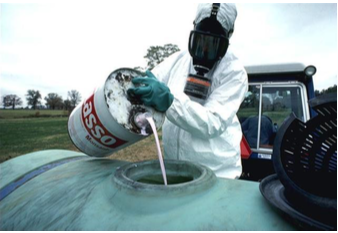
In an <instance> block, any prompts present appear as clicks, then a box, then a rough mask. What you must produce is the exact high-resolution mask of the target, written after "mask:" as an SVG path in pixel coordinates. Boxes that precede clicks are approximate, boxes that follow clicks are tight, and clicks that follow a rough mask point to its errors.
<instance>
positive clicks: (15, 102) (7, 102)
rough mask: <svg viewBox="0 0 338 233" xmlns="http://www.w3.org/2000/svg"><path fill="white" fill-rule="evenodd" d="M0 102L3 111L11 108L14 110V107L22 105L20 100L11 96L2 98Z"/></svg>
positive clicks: (15, 96)
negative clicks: (0, 102)
mask: <svg viewBox="0 0 338 233" xmlns="http://www.w3.org/2000/svg"><path fill="white" fill-rule="evenodd" d="M2 102H3V106H4V109H5V108H6V107H12V109H13V110H14V109H15V106H20V105H22V100H21V98H20V97H18V96H17V95H13V94H10V95H5V96H3V97H2Z"/></svg>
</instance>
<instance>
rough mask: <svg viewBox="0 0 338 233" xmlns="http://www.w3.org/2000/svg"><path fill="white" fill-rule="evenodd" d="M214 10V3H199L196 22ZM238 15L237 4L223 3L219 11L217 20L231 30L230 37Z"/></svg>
mask: <svg viewBox="0 0 338 233" xmlns="http://www.w3.org/2000/svg"><path fill="white" fill-rule="evenodd" d="M211 11H212V3H201V4H199V5H198V8H197V14H196V18H195V24H198V23H199V22H201V21H202V20H203V19H205V18H208V17H210V14H211ZM236 17H237V9H236V6H235V4H229V3H221V6H220V8H219V10H218V13H217V21H218V22H220V24H221V25H222V27H223V28H224V29H225V30H226V31H227V32H229V38H230V37H231V35H232V32H233V30H234V24H235V20H236Z"/></svg>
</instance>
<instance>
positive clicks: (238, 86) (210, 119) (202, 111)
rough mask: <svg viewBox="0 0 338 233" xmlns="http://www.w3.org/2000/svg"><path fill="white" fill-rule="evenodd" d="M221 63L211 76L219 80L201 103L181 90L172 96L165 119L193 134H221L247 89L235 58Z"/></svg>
mask: <svg viewBox="0 0 338 233" xmlns="http://www.w3.org/2000/svg"><path fill="white" fill-rule="evenodd" d="M220 65H221V64H220ZM222 66H224V68H223V67H218V69H219V70H222V71H221V72H219V73H218V74H216V73H215V75H219V77H217V78H215V77H214V78H213V79H214V80H216V81H218V82H219V83H216V85H217V87H216V88H215V89H214V90H213V92H212V93H211V94H210V96H209V97H208V99H207V102H206V103H205V104H204V106H202V105H200V104H199V103H196V102H194V101H191V100H190V99H189V97H188V96H187V95H185V94H184V93H182V94H181V95H180V96H175V99H174V102H173V104H172V105H171V106H170V108H169V109H168V110H167V112H166V117H167V118H168V120H170V121H171V122H172V123H173V124H175V125H177V126H178V127H180V128H182V129H184V130H186V131H188V132H189V133H191V134H193V135H194V136H196V137H201V138H207V139H208V138H213V137H217V136H219V135H221V134H222V133H223V132H224V131H225V130H226V128H227V125H229V124H231V123H232V121H233V118H234V117H235V116H236V113H237V111H238V109H239V107H240V104H241V103H242V101H243V99H244V96H245V93H246V92H247V89H248V78H247V74H246V72H245V70H244V68H243V66H242V65H241V64H239V63H238V62H237V60H235V61H232V62H230V63H226V64H223V65H222ZM214 85H215V84H214Z"/></svg>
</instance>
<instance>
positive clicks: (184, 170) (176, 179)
mask: <svg viewBox="0 0 338 233" xmlns="http://www.w3.org/2000/svg"><path fill="white" fill-rule="evenodd" d="M164 163H165V168H166V175H167V183H168V186H170V185H180V184H184V185H186V184H189V183H191V182H194V181H195V180H197V179H200V178H201V177H202V175H203V174H205V173H206V171H205V169H204V168H202V167H200V166H197V165H195V164H193V163H189V162H186V161H175V160H165V162H164ZM115 176H116V177H121V178H122V179H125V180H129V181H131V182H137V183H138V184H141V185H145V186H147V185H158V186H162V185H163V186H164V181H163V176H162V172H161V168H160V163H159V161H156V160H152V161H145V162H140V163H134V164H128V165H126V166H125V167H122V168H121V169H120V170H118V171H117V172H116V173H115Z"/></svg>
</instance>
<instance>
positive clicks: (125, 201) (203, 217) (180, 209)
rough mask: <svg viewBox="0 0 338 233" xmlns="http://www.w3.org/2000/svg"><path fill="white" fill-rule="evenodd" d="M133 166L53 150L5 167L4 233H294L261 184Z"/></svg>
mask: <svg viewBox="0 0 338 233" xmlns="http://www.w3.org/2000/svg"><path fill="white" fill-rule="evenodd" d="M165 166H166V171H167V179H168V185H167V186H165V185H163V180H162V175H161V169H160V165H159V163H158V161H144V162H140V163H129V162H125V161H117V160H110V159H99V158H92V157H88V156H86V155H85V154H82V153H80V152H72V151H65V150H48V151H41V152H35V153H31V154H26V155H23V156H20V157H17V158H14V159H11V160H9V161H6V162H4V163H2V164H0V168H1V183H0V216H1V217H0V228H1V230H52V231H54V230H88V231H89V230H102V231H105V230H168V231H169V230H249V231H252V230H295V229H296V228H295V226H294V225H292V224H291V223H289V222H288V221H287V220H286V219H284V218H283V217H282V215H281V214H280V213H279V212H277V210H276V209H273V208H272V207H271V206H270V205H269V204H268V203H267V202H266V201H265V199H264V197H263V196H262V195H261V193H260V191H259V183H257V182H249V181H243V180H229V179H221V178H216V176H215V175H214V173H213V172H212V171H211V170H210V169H208V168H206V167H204V166H200V165H197V164H194V163H190V162H183V161H170V160H166V161H165Z"/></svg>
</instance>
